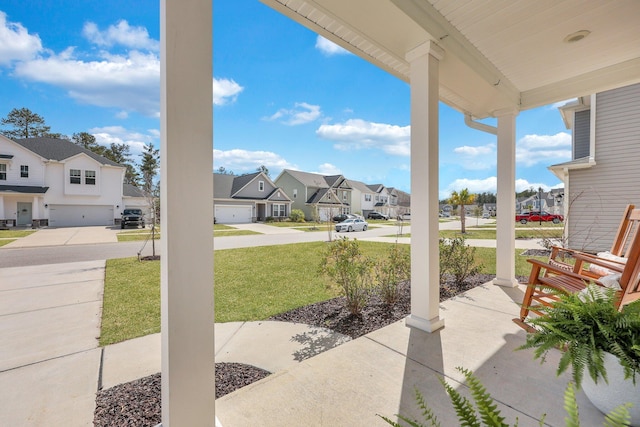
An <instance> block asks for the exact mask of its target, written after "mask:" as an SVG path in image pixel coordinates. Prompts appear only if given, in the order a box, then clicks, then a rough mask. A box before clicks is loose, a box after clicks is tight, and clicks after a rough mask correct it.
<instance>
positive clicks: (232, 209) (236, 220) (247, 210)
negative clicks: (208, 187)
mask: <svg viewBox="0 0 640 427" xmlns="http://www.w3.org/2000/svg"><path fill="white" fill-rule="evenodd" d="M215 217H216V222H217V223H218V224H246V223H249V222H251V221H252V219H253V214H252V210H251V206H225V205H222V206H216V208H215Z"/></svg>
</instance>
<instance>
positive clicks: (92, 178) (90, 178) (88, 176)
mask: <svg viewBox="0 0 640 427" xmlns="http://www.w3.org/2000/svg"><path fill="white" fill-rule="evenodd" d="M84 183H85V184H87V185H96V171H84Z"/></svg>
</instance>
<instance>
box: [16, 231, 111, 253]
mask: <svg viewBox="0 0 640 427" xmlns="http://www.w3.org/2000/svg"><path fill="white" fill-rule="evenodd" d="M119 231H121V230H120V228H119V227H114V226H95V227H64V228H42V229H39V230H38V231H36V232H35V233H33V234H30V235H29V236H27V237H23V238H20V239H17V240H16V241H15V242H11V243H9V244H8V245H5V247H6V248H33V247H38V246H65V245H82V244H92V243H116V242H118V238H117V236H116V234H117V233H118V232H119Z"/></svg>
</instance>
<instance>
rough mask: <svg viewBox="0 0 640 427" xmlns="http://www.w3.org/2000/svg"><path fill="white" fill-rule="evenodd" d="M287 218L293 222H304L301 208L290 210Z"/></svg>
mask: <svg viewBox="0 0 640 427" xmlns="http://www.w3.org/2000/svg"><path fill="white" fill-rule="evenodd" d="M289 218H290V219H291V221H293V222H304V212H302V210H301V209H294V210H292V211H291V215H289Z"/></svg>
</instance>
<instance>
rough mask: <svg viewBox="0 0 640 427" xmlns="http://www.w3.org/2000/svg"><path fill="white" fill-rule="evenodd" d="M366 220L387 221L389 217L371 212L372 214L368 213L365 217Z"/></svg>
mask: <svg viewBox="0 0 640 427" xmlns="http://www.w3.org/2000/svg"><path fill="white" fill-rule="evenodd" d="M367 219H384V220H387V219H389V215H385V214H383V213H380V212H376V211H373V212H369V215H367Z"/></svg>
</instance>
